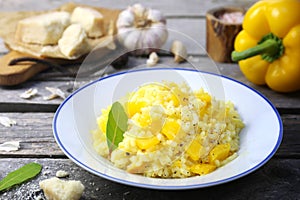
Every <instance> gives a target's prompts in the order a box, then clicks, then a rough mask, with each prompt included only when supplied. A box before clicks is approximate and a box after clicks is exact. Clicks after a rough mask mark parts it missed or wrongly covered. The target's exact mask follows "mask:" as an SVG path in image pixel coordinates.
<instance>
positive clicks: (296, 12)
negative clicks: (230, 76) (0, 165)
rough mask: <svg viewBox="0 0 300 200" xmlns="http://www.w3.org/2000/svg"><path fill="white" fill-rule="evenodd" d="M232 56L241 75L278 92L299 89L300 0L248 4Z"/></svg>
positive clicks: (265, 1) (276, 0) (265, 0)
mask: <svg viewBox="0 0 300 200" xmlns="http://www.w3.org/2000/svg"><path fill="white" fill-rule="evenodd" d="M234 48H235V51H233V52H232V54H231V56H232V60H233V61H239V62H238V63H239V66H240V69H241V71H242V72H243V74H244V75H245V77H246V78H247V79H248V80H249V81H251V82H253V83H254V84H257V85H265V84H267V85H268V86H269V87H270V88H271V89H273V90H275V91H278V92H293V91H296V90H299V89H300V0H262V1H258V2H256V3H255V4H254V5H253V6H251V7H250V8H249V10H248V11H247V12H246V14H245V16H244V21H243V30H242V31H241V32H239V34H238V35H237V36H236V38H235V42H234Z"/></svg>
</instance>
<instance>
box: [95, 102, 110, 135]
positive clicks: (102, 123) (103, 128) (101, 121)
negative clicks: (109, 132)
mask: <svg viewBox="0 0 300 200" xmlns="http://www.w3.org/2000/svg"><path fill="white" fill-rule="evenodd" d="M110 109H111V106H108V108H107V109H102V110H101V112H102V114H101V116H100V117H98V118H97V125H98V127H99V128H100V130H101V131H102V133H104V134H105V135H106V124H107V120H108V114H109V111H110Z"/></svg>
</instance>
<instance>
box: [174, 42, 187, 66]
mask: <svg viewBox="0 0 300 200" xmlns="http://www.w3.org/2000/svg"><path fill="white" fill-rule="evenodd" d="M171 52H172V53H173V54H174V61H175V62H176V63H180V62H183V61H184V60H185V59H186V58H187V49H186V47H185V46H184V44H183V43H182V42H181V41H179V40H175V41H173V43H172V47H171Z"/></svg>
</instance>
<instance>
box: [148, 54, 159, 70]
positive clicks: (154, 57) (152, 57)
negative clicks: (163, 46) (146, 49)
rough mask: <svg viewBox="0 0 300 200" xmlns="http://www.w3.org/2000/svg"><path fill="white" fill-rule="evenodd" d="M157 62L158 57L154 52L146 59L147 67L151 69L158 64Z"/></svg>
mask: <svg viewBox="0 0 300 200" xmlns="http://www.w3.org/2000/svg"><path fill="white" fill-rule="evenodd" d="M158 61H159V57H158V55H157V54H156V53H155V52H152V53H151V54H150V55H149V58H148V59H147V65H148V66H149V67H152V66H154V65H156V64H157V63H158Z"/></svg>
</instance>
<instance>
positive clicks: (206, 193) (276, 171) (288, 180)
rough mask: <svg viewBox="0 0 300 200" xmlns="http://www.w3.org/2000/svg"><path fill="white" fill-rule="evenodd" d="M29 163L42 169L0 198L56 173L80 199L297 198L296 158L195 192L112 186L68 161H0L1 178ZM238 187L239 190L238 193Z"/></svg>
mask: <svg viewBox="0 0 300 200" xmlns="http://www.w3.org/2000/svg"><path fill="white" fill-rule="evenodd" d="M28 162H37V163H40V164H41V165H42V166H43V170H42V172H41V173H40V174H39V175H38V176H37V177H35V178H34V179H32V180H31V181H29V182H27V183H24V184H22V185H21V186H17V187H14V188H12V189H11V190H8V191H6V192H4V193H0V199H1V200H6V199H15V200H19V199H20V200H21V199H26V198H27V197H29V196H31V195H32V194H33V193H34V192H35V191H37V190H39V185H38V183H39V181H41V180H44V179H47V178H50V177H53V176H55V173H56V172H57V171H58V170H64V171H67V172H69V173H70V175H69V177H68V178H67V180H80V181H81V182H82V183H83V185H84V186H85V191H84V193H83V196H82V198H81V199H82V200H96V199H101V200H108V199H109V200H117V199H124V200H126V199H136V200H139V199H143V200H148V199H149V200H150V199H151V200H152V199H158V200H168V199H170V200H171V199H172V200H177V199H178V200H179V199H185V198H193V197H195V196H198V197H205V198H208V199H216V200H218V199H225V200H227V199H230V200H232V199H266V198H267V199H271V200H273V199H274V200H277V199H299V198H300V193H299V178H300V169H299V167H298V166H299V165H300V160H299V159H271V160H270V161H269V162H268V163H266V164H265V165H264V166H262V167H261V168H260V169H258V170H256V171H255V172H253V173H251V174H249V175H247V176H245V177H242V178H239V179H237V180H234V181H231V182H228V183H226V184H221V185H217V186H213V187H207V188H201V189H194V190H175V191H164V190H147V189H142V188H137V187H132V186H126V185H122V184H119V183H115V182H112V181H109V180H106V179H104V178H101V177H98V176H96V175H93V174H92V173H89V172H87V171H85V170H84V169H82V168H80V167H78V166H77V165H76V164H74V163H73V162H71V161H70V160H68V159H11V158H7V159H3V158H2V159H1V158H0V179H1V178H3V177H4V176H5V175H6V174H7V173H8V172H10V171H12V170H15V169H16V168H18V167H21V166H22V165H23V164H25V163H28ZM237 188H238V190H237Z"/></svg>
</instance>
